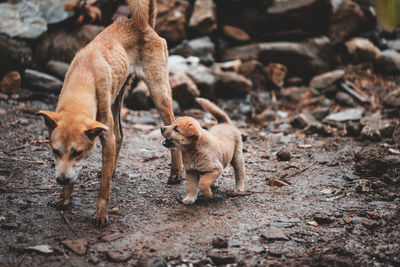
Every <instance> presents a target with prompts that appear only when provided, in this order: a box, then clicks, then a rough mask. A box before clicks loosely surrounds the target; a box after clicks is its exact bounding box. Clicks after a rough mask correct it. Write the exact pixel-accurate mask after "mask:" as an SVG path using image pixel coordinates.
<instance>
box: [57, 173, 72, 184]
mask: <svg viewBox="0 0 400 267" xmlns="http://www.w3.org/2000/svg"><path fill="white" fill-rule="evenodd" d="M56 181H57V183H59V184H61V185H67V184H70V183H71V179H70V178H68V177H66V176H65V175H60V176H58V177H57V178H56Z"/></svg>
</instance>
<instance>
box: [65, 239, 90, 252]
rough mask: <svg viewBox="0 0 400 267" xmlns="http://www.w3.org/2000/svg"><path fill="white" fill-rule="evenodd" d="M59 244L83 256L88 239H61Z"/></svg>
mask: <svg viewBox="0 0 400 267" xmlns="http://www.w3.org/2000/svg"><path fill="white" fill-rule="evenodd" d="M61 244H62V245H64V246H65V247H67V248H68V249H70V250H71V251H72V252H74V253H75V254H77V255H80V256H84V255H86V251H87V248H88V241H87V240H85V239H76V240H63V241H61Z"/></svg>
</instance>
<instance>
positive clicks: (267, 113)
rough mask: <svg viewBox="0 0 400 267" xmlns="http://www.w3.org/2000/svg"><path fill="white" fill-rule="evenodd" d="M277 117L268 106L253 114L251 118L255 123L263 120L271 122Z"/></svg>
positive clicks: (261, 122) (263, 121)
mask: <svg viewBox="0 0 400 267" xmlns="http://www.w3.org/2000/svg"><path fill="white" fill-rule="evenodd" d="M277 119H278V115H277V114H276V112H275V111H273V110H272V109H270V108H266V109H264V110H263V111H262V112H261V113H260V114H253V116H252V120H253V121H254V122H255V123H258V124H263V123H265V122H271V121H275V120H277Z"/></svg>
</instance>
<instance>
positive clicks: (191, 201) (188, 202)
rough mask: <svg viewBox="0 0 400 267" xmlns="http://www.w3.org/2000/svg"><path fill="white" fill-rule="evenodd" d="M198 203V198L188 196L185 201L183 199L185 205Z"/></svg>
mask: <svg viewBox="0 0 400 267" xmlns="http://www.w3.org/2000/svg"><path fill="white" fill-rule="evenodd" d="M195 201H196V197H188V196H186V197H185V198H184V199H182V203H183V204H185V205H190V204H193V203H194V202H195Z"/></svg>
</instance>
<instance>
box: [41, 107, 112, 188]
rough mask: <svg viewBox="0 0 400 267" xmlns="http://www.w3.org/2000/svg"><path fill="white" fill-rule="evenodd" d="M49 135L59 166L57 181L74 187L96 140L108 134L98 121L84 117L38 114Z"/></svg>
mask: <svg viewBox="0 0 400 267" xmlns="http://www.w3.org/2000/svg"><path fill="white" fill-rule="evenodd" d="M38 114H39V115H41V116H43V117H44V121H45V124H46V126H47V128H48V131H49V139H50V140H49V143H50V147H51V150H52V152H53V155H54V159H55V162H56V181H57V182H58V183H59V184H62V185H67V184H72V183H74V182H75V181H76V180H77V178H78V175H79V173H80V171H81V169H82V163H83V162H84V160H85V159H86V158H87V157H88V156H89V155H90V153H91V151H92V149H93V147H94V144H95V141H96V137H97V136H99V135H100V134H102V133H103V132H104V131H107V130H108V127H107V126H106V125H104V124H102V123H100V122H98V121H93V120H90V119H88V118H86V117H83V116H67V115H66V114H65V115H64V114H60V113H56V112H51V111H39V113H38Z"/></svg>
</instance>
